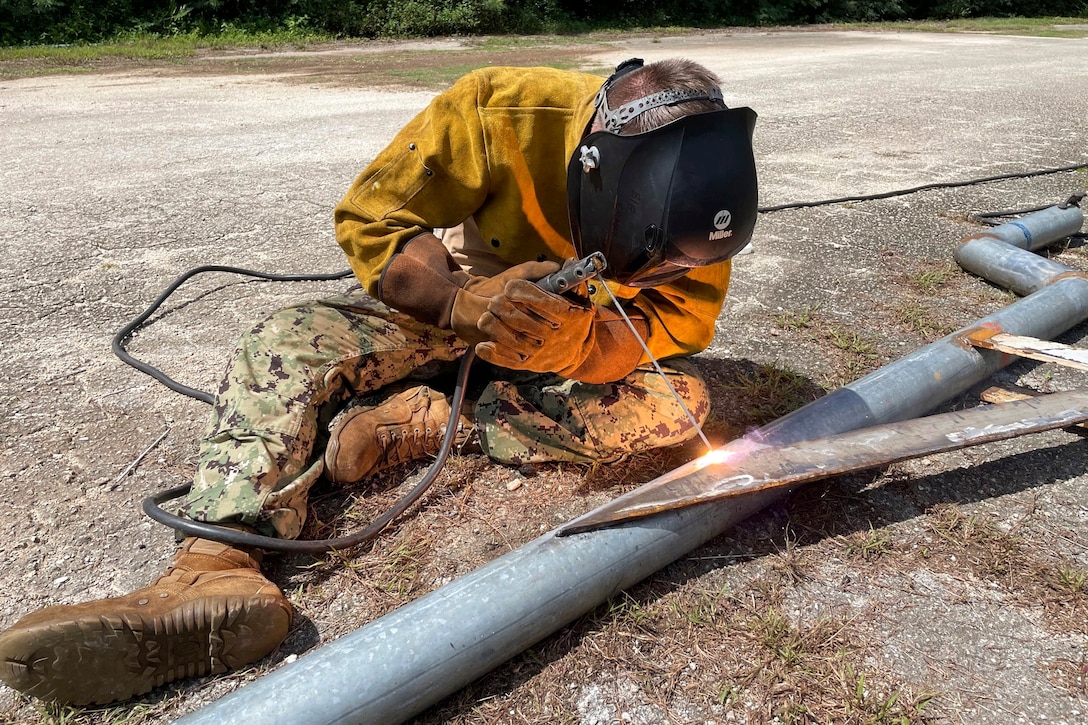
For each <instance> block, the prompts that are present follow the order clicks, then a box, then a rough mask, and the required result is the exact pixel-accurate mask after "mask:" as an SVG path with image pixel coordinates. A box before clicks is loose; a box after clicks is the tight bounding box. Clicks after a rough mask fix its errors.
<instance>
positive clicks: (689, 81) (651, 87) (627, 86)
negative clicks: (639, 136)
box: [608, 58, 724, 136]
mask: <svg viewBox="0 0 1088 725" xmlns="http://www.w3.org/2000/svg"><path fill="white" fill-rule="evenodd" d="M719 83H720V81H719V80H718V77H717V76H716V75H714V73H712V72H711V71H710V70H708V69H706V68H704V67H703V66H701V65H699V64H698V63H695V62H693V61H690V60H687V59H685V58H669V59H667V60H659V61H656V62H654V63H649V64H647V65H645V66H643V67H642V68H638V69H636V70H633V71H631V72H630V73H627V74H626V75H623V76H621V77H620V78H617V79H616V82H615V84H614V85H613V86H612V87H611V88H610V89H608V105H609V107H610V108H619V107H620V106H622V105H624V104H625V103H630V102H631V101H635V100H638V99H639V98H644V97H646V96H648V95H650V94H651V93H657V92H658V91H664V90H668V89H670V88H678V89H684V90H695V91H709V90H710V89H711V88H714V87H717V86H718V85H719ZM722 108H724V105H723V104H722V103H720V102H718V101H708V100H693V101H683V102H681V103H676V104H673V105H667V106H658V107H657V108H651V109H649V110H648V111H644V112H643V113H641V114H639V115H638V116H635V117H634V118H632V119H631V120H630V121H628V122H627V123H626V124H625V125H624V126H623V128H622V129H620V135H621V136H629V135H632V134H636V133H645V132H646V131H652V130H653V129H655V128H659V127H661V126H664V125H665V124H667V123H670V122H672V121H675V120H677V119H678V118H681V117H683V116H690V115H692V114H695V113H706V112H707V111H719V110H721V109H722Z"/></svg>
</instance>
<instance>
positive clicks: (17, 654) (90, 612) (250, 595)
mask: <svg viewBox="0 0 1088 725" xmlns="http://www.w3.org/2000/svg"><path fill="white" fill-rule="evenodd" d="M209 557H211V558H209ZM212 559H214V560H212ZM201 567H205V568H206V570H205V571H200V568H201ZM290 624H291V605H290V604H289V603H288V601H287V599H286V598H285V597H284V596H283V594H282V593H281V592H280V590H279V589H278V588H276V586H275V585H274V584H273V583H272V582H270V581H269V580H268V579H266V578H265V577H263V576H262V575H261V573H260V571H259V570H258V569H257V566H256V560H255V559H252V558H251V557H250V556H249V555H248V554H246V553H245V552H241V551H238V550H236V549H231V548H230V547H228V546H226V545H224V544H216V543H214V542H207V541H202V540H199V539H189V540H187V541H186V543H185V544H184V545H183V547H182V550H181V551H180V552H179V553H178V555H177V556H176V557H175V560H174V565H173V567H172V568H171V569H170V570H169V571H167V573H166V574H165V575H163V576H162V577H160V578H159V579H158V580H156V581H155V582H154V583H152V584H151V585H150V586H147V587H144V588H143V589H139V590H137V591H135V592H132V593H131V594H127V595H124V596H121V597H115V598H111V599H102V600H97V601H93V602H85V603H82V604H75V605H53V606H50V607H46V608H45V609H41V610H39V611H37V612H33V613H31V614H28V615H27V616H25V617H23V618H22V619H21V620H19V621H18V622H16V623H15V625H14V626H12V627H11V628H10V629H8V630H6V631H4V632H0V680H2V681H3V682H4V683H5V684H7V685H9V686H10V687H12V688H14V689H16V690H18V691H20V692H23V693H25V694H27V695H31V696H33V697H37V698H40V699H43V700H54V701H58V702H63V703H68V704H72V705H92V704H106V703H110V702H115V701H118V700H125V699H128V698H130V697H135V696H137V695H142V694H144V693H146V692H148V691H150V690H152V689H154V688H155V687H159V686H160V685H164V684H166V683H168V682H173V681H174V680H178V679H181V678H184V677H199V676H203V675H208V674H218V673H222V672H226V671H227V670H231V669H237V668H238V667H242V666H244V665H247V664H250V663H253V662H256V661H257V660H259V659H261V658H262V657H264V656H265V655H267V654H269V653H270V652H272V650H274V649H275V648H276V647H278V646H279V645H280V643H282V642H283V640H284V638H285V637H286V636H287V631H288V629H289V627H290Z"/></svg>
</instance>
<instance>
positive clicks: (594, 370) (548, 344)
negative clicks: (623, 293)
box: [476, 280, 649, 383]
mask: <svg viewBox="0 0 1088 725" xmlns="http://www.w3.org/2000/svg"><path fill="white" fill-rule="evenodd" d="M632 322H633V323H634V325H635V328H636V329H637V330H638V334H639V336H641V337H643V338H645V337H646V336H647V334H648V332H649V324H648V323H647V322H646V320H645V318H643V317H642V316H641V315H638V314H637V313H636V316H635V317H634V318H632ZM478 326H479V328H480V330H482V331H483V332H484V333H486V334H487V335H488V337H490V338H491V341H490V342H483V343H480V344H479V345H477V346H476V353H477V354H478V355H479V356H480V358H481V359H483V360H486V361H487V362H489V363H492V364H493V365H498V366H500V367H504V368H508V369H511V370H529V371H531V372H537V373H557V374H559V375H562V376H563V377H566V378H572V379H574V380H580V381H582V382H586V383H608V382H613V381H616V380H619V379H620V378H622V377H624V376H625V375H627V374H629V373H630V372H631V371H633V370H634V369H635V367H637V366H638V363H639V360H640V359H641V358H642V346H641V345H640V344H639V341H638V338H636V337H635V333H634V332H632V331H631V329H630V328H629V327H628V326H627V323H625V322H624V321H623V319H622V317H620V315H619V313H618V312H616V311H615V310H612V309H609V308H606V307H601V306H599V305H593V304H592V303H589V304H580V303H579V302H575V301H573V300H570V299H568V298H567V297H563V296H560V295H554V294H551V293H550V292H545V291H544V290H542V289H541V288H539V287H537V286H536V285H535V284H532V283H529V282H523V281H517V280H515V281H511V282H509V283H508V284H507V285H506V288H505V290H504V291H503V294H502V295H499V296H496V297H494V298H492V300H491V303H490V304H489V305H488V310H487V313H486V314H484V315H483V316H482V317H481V318H480V321H479V323H478Z"/></svg>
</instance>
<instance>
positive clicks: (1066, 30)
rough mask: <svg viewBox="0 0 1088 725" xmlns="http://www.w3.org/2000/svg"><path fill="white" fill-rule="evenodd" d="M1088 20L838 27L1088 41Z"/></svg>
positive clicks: (966, 20)
mask: <svg viewBox="0 0 1088 725" xmlns="http://www.w3.org/2000/svg"><path fill="white" fill-rule="evenodd" d="M1075 25H1080V26H1084V25H1088V18H1072V17H1044V18H957V19H954V20H917V21H900V22H889V23H848V24H839V25H838V26H837V27H842V28H844V29H854V30H861V29H864V28H875V29H880V30H892V31H905V30H916V31H921V32H927V33H993V34H995V35H1031V36H1037V37H1044V38H1088V30H1086V29H1085V28H1083V27H1081V28H1076V27H1068V26H1075Z"/></svg>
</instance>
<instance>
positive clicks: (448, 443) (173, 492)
mask: <svg viewBox="0 0 1088 725" xmlns="http://www.w3.org/2000/svg"><path fill="white" fill-rule="evenodd" d="M475 357H476V353H475V352H474V351H473V350H472V348H469V350H468V352H466V353H465V356H464V357H463V358H461V366H460V368H459V369H458V371H457V382H456V383H455V385H454V389H453V395H452V396H451V398H450V409H451V410H452V416H451V420H450V424H449V425H447V426H446V434H445V436H443V438H442V443H441V445H440V446H439V447H438V453H437V454H436V456H435V459H434V462H433V463H431V467H430V468H429V469H428V470H427V473H426V474H425V475H424V476H423V479H422V480H421V481H420V482H419V483H417V484H416V485H415V487H414V488H413V489H412V490H411V491H409V492H408V493H407V494H405V495H404V496H403V497H402V498H401V499H400V500H399V501H397V503H396V504H395V505H394V506H393V507H392V508H390V509H389V510H388V511H386V512H385V513H384V514H382V515H381V516H379V517H378V518H376V519H375V520H374V521H373V522H372V523H371V524H370V526H368V527H366V528H365V529H362V530H361V531H357V532H355V533H353V534H349V535H348V536H343V537H340V538H337V539H311V540H298V539H277V538H275V537H273V536H262V535H260V534H253V533H250V532H248V531H241V530H238V529H234V528H230V527H229V526H218V525H216V524H209V523H205V522H203V521H193V520H192V519H187V518H183V517H181V516H177V515H175V514H172V513H169V512H167V511H165V510H163V508H162V504H163V503H165V502H167V501H171V500H173V499H176V498H181V497H182V496H184V495H185V494H186V493H188V492H189V490H190V489H191V488H192V486H191V485H190V484H185V485H183V486H177V487H175V488H171V489H170V490H168V491H164V492H162V493H160V494H156V495H154V496H148V497H147V498H145V499H144V503H143V510H144V513H145V514H147V515H148V516H150V517H151V518H152V519H154V520H155V521H158V522H159V523H160V524H163V525H164V526H168V527H170V528H172V529H177V530H178V531H181V532H182V533H183V534H185V535H187V536H197V537H199V538H202V539H212V540H213V541H219V542H222V543H224V544H231V545H234V546H254V547H257V548H260V549H268V550H270V551H282V552H287V553H292V554H323V553H325V552H328V551H341V550H344V549H349V548H351V547H353V546H358V545H359V544H362V543H365V542H367V541H370V540H371V539H373V538H374V537H375V536H377V535H378V534H380V533H381V532H382V531H383V530H384V529H385V527H386V526H388V525H389V523H390V522H391V521H393V520H394V519H395V518H397V517H398V516H400V515H401V514H402V513H404V512H405V511H407V510H408V508H409V507H410V506H411V505H412V504H414V503H415V502H416V501H418V500H419V498H420V496H422V495H423V494H424V493H426V492H427V490H428V489H429V488H430V487H431V484H433V483H434V481H435V479H436V478H437V477H438V474H439V473H440V472H441V471H442V467H443V466H444V465H445V464H446V459H447V458H448V457H449V455H450V451H451V450H452V449H453V442H454V439H455V438H456V436H457V416H458V413H459V412H460V410H461V404H462V403H463V402H464V400H465V388H466V387H467V386H468V374H469V370H470V369H471V368H472V361H473V359H474V358H475Z"/></svg>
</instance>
